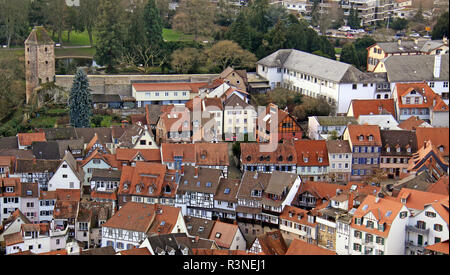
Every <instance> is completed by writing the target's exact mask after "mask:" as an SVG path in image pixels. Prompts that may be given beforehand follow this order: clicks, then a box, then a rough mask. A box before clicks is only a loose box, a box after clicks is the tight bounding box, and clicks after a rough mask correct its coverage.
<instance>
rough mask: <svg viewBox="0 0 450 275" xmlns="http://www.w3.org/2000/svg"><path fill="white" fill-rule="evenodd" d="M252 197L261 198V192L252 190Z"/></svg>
mask: <svg viewBox="0 0 450 275" xmlns="http://www.w3.org/2000/svg"><path fill="white" fill-rule="evenodd" d="M252 197H261V190H256V189H255V190H252Z"/></svg>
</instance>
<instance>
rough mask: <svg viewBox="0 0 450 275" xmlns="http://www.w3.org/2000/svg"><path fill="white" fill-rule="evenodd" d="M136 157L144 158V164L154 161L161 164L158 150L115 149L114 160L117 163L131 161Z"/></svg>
mask: <svg viewBox="0 0 450 275" xmlns="http://www.w3.org/2000/svg"><path fill="white" fill-rule="evenodd" d="M138 155H140V156H141V157H143V158H144V160H145V161H146V162H151V161H156V162H161V151H160V149H126V148H117V149H116V159H117V160H118V161H132V160H133V159H134V158H136V157H137V156H138Z"/></svg>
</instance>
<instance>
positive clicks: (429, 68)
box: [382, 54, 449, 83]
mask: <svg viewBox="0 0 450 275" xmlns="http://www.w3.org/2000/svg"><path fill="white" fill-rule="evenodd" d="M434 59H435V56H433V55H410V56H408V55H403V56H402V55H394V56H389V57H387V58H385V59H383V60H382V61H383V62H384V66H385V68H386V71H387V75H388V79H389V82H394V83H395V82H414V81H448V80H449V62H448V61H449V55H448V54H444V55H442V56H441V71H440V75H439V77H438V78H435V77H434V75H433V72H434Z"/></svg>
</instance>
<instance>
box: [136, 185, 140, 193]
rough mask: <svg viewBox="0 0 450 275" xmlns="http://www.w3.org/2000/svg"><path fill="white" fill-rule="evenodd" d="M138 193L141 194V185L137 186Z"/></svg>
mask: <svg viewBox="0 0 450 275" xmlns="http://www.w3.org/2000/svg"><path fill="white" fill-rule="evenodd" d="M136 192H137V193H141V186H140V185H137V186H136Z"/></svg>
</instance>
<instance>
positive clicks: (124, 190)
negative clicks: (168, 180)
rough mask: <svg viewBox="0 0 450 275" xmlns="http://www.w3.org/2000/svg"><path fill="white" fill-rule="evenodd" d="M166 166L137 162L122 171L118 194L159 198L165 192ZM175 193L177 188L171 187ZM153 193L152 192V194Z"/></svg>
mask: <svg viewBox="0 0 450 275" xmlns="http://www.w3.org/2000/svg"><path fill="white" fill-rule="evenodd" d="M165 174H166V166H165V165H163V164H159V163H151V162H137V163H136V166H134V167H133V166H125V167H123V169H122V175H121V178H120V185H119V189H118V194H119V195H123V194H128V195H130V194H133V195H141V196H148V197H159V196H161V195H162V192H164V190H163V189H164V187H165V185H164V176H165ZM169 187H170V189H171V190H172V193H174V190H173V189H176V187H175V186H169ZM150 191H151V192H150Z"/></svg>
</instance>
